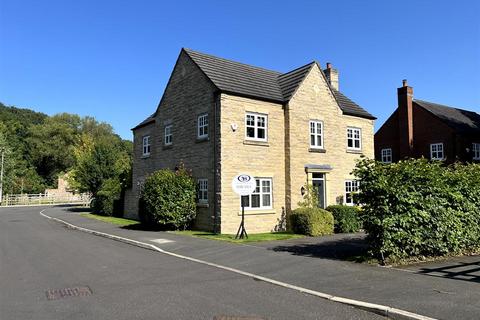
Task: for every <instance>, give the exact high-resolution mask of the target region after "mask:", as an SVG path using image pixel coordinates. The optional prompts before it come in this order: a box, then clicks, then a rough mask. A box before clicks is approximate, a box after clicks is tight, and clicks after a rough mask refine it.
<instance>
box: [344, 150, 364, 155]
mask: <svg viewBox="0 0 480 320" xmlns="http://www.w3.org/2000/svg"><path fill="white" fill-rule="evenodd" d="M347 153H354V154H362V153H363V152H362V149H347Z"/></svg>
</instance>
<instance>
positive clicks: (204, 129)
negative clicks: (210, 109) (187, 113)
mask: <svg viewBox="0 0 480 320" xmlns="http://www.w3.org/2000/svg"><path fill="white" fill-rule="evenodd" d="M197 138H200V139H203V138H208V114H207V113H206V114H202V115H199V116H198V118H197Z"/></svg>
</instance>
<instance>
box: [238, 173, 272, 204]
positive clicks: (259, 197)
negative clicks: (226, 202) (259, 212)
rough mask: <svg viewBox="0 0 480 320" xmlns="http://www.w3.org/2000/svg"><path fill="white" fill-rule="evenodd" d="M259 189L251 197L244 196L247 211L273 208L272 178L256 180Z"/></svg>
mask: <svg viewBox="0 0 480 320" xmlns="http://www.w3.org/2000/svg"><path fill="white" fill-rule="evenodd" d="M255 182H256V183H257V187H256V189H255V191H254V192H253V193H252V194H251V195H249V196H242V198H243V199H242V201H243V203H244V206H245V208H246V209H271V208H272V178H256V179H255Z"/></svg>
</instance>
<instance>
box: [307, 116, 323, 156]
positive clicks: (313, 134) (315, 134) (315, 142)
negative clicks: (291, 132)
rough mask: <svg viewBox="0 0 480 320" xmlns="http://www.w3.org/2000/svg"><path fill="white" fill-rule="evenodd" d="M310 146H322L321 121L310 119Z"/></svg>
mask: <svg viewBox="0 0 480 320" xmlns="http://www.w3.org/2000/svg"><path fill="white" fill-rule="evenodd" d="M310 148H319V149H321V148H323V122H322V121H313V120H312V121H310Z"/></svg>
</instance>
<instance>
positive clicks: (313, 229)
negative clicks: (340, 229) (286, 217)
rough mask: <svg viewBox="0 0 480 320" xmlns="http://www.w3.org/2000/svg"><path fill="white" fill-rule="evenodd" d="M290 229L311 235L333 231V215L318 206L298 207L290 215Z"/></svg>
mask: <svg viewBox="0 0 480 320" xmlns="http://www.w3.org/2000/svg"><path fill="white" fill-rule="evenodd" d="M290 223H291V226H292V231H293V232H295V233H298V234H304V235H307V236H311V237H316V236H322V235H327V234H332V233H333V215H332V214H331V213H330V212H328V211H326V210H323V209H320V208H309V207H300V208H297V209H295V210H293V212H292V214H291V215H290Z"/></svg>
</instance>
